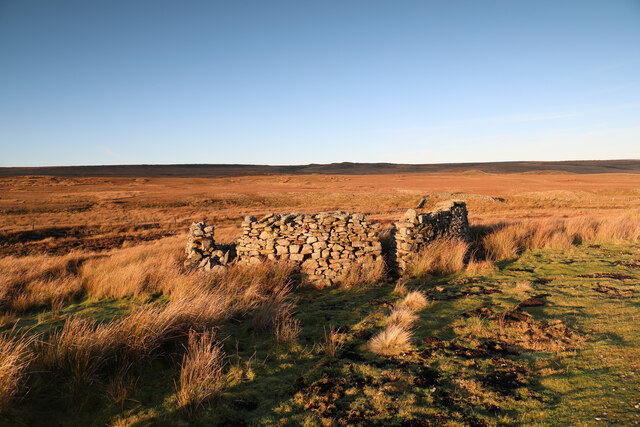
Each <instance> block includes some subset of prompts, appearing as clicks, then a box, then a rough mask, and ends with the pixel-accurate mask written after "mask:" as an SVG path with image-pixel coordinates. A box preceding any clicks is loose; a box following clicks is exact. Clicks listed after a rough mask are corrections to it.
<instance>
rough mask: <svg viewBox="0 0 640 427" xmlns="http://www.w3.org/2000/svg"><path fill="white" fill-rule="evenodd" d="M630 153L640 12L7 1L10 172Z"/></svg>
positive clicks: (1, 64) (501, 4)
mask: <svg viewBox="0 0 640 427" xmlns="http://www.w3.org/2000/svg"><path fill="white" fill-rule="evenodd" d="M613 158H640V1H638V0H627V1H623V0H610V1H600V0H598V1H588V0H586V1H585V0H579V1H569V0H566V1H530V2H525V1H486V2H480V1H475V0H474V1H455V0H454V1H448V0H447V1H445V0H443V1H437V2H436V1H426V0H423V1H384V2H383V1H358V0H347V1H335V2H333V1H322V2H319V1H302V0H301V1H290V2H283V1H242V0H240V1H228V2H214V1H177V0H176V1H162V0H134V1H131V0H129V1H117V0H109V1H106V0H105V1H86V0H78V1H65V0H58V1H50V0H42V1H32V0H0V166H38V165H85V164H89V165H90V164H139V163H145V164H159V163H164V164H170V163H253V164H306V163H329V162H341V161H355V162H385V161H387V162H396V163H440V162H469V161H471V162H472V161H504V160H566V159H613Z"/></svg>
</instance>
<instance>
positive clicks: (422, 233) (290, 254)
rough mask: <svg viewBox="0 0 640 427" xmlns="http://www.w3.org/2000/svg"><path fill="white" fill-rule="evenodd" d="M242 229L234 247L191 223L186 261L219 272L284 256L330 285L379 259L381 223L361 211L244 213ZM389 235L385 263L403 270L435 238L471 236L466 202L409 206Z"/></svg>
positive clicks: (312, 277) (309, 277)
mask: <svg viewBox="0 0 640 427" xmlns="http://www.w3.org/2000/svg"><path fill="white" fill-rule="evenodd" d="M242 230H243V233H242V236H241V237H240V239H239V240H238V242H237V243H236V244H235V245H234V244H232V245H218V244H216V243H215V241H214V238H213V232H214V228H213V226H207V225H206V224H204V223H203V222H195V223H193V224H192V225H191V228H190V229H189V237H188V241H187V247H186V249H185V251H186V254H187V261H185V265H192V266H198V267H200V268H204V269H206V270H223V269H224V266H226V265H228V264H229V263H230V262H232V261H234V259H237V261H238V262H241V263H260V262H262V261H264V260H288V261H292V262H294V263H297V264H299V265H300V269H301V272H302V273H303V274H304V275H305V276H306V277H305V278H306V279H307V280H308V281H310V282H314V283H321V284H324V285H331V284H334V283H336V282H338V281H339V280H340V278H341V276H342V275H343V274H345V273H346V272H347V270H349V269H350V268H351V267H352V266H353V265H354V264H356V263H357V264H361V265H362V267H363V268H370V267H375V263H377V262H381V261H382V245H381V243H380V235H379V230H380V224H372V223H370V222H368V221H367V220H366V218H365V216H364V215H362V214H353V215H350V214H347V213H344V212H334V213H320V214H314V215H301V214H269V215H266V216H265V217H263V218H262V219H260V220H257V219H256V218H254V217H252V216H248V217H246V218H245V219H244V221H243V222H242ZM391 237H392V239H391V248H390V252H389V253H388V254H387V260H386V262H387V265H388V267H389V268H390V269H391V270H392V271H397V272H398V273H399V274H403V273H404V271H405V269H406V266H407V264H408V263H409V262H411V258H412V257H414V256H415V255H416V254H417V253H418V252H420V251H421V250H422V249H423V248H424V247H425V246H426V245H427V244H428V243H429V242H431V241H433V240H434V239H437V238H440V237H451V238H456V239H462V240H465V241H469V240H470V237H471V236H470V231H469V221H468V219H467V206H466V204H465V202H462V201H449V202H441V203H439V204H437V205H436V207H435V209H434V210H432V211H430V212H426V213H418V212H416V211H415V210H414V209H409V210H408V211H407V212H406V213H405V215H404V216H403V217H402V219H401V220H400V222H397V223H396V224H393V228H392V230H391ZM236 254H237V258H236Z"/></svg>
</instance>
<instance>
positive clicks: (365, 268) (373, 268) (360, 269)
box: [336, 258, 386, 289]
mask: <svg viewBox="0 0 640 427" xmlns="http://www.w3.org/2000/svg"><path fill="white" fill-rule="evenodd" d="M385 277H386V265H385V263H384V259H382V258H378V260H377V261H375V262H374V263H367V264H364V263H354V264H353V265H352V266H351V267H349V269H347V270H346V271H345V272H344V274H342V276H341V277H340V278H339V279H338V280H337V281H336V282H337V283H338V285H339V286H341V287H343V288H345V289H349V288H352V287H355V286H363V285H370V284H373V283H376V282H380V281H382V280H384V278H385Z"/></svg>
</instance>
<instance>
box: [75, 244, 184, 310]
mask: <svg viewBox="0 0 640 427" xmlns="http://www.w3.org/2000/svg"><path fill="white" fill-rule="evenodd" d="M182 244H184V242H181V239H178V238H175V237H174V238H168V239H162V240H160V241H158V242H155V243H151V244H145V245H140V246H135V247H131V248H125V249H117V250H113V251H111V252H110V253H109V255H108V256H107V257H103V258H96V259H92V260H88V261H87V262H85V263H84V265H83V266H82V267H81V269H80V275H81V277H82V279H83V281H84V282H85V288H86V290H87V294H88V295H89V296H91V297H93V298H105V297H111V298H123V297H127V296H141V295H150V294H152V293H155V292H159V291H164V292H167V293H168V292H170V291H171V290H173V289H176V288H180V287H183V286H185V285H187V286H188V285H190V284H191V283H192V282H193V281H194V280H195V277H193V276H194V275H193V274H189V273H187V272H184V271H183V269H182V268H181V263H182V261H183V260H182V259H181V258H183V252H182V251H181V249H182Z"/></svg>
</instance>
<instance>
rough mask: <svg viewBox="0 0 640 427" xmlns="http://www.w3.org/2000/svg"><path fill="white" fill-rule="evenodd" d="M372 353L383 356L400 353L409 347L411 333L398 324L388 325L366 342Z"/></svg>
mask: <svg viewBox="0 0 640 427" xmlns="http://www.w3.org/2000/svg"><path fill="white" fill-rule="evenodd" d="M368 346H369V350H370V351H371V352H372V353H375V354H380V355H383V356H392V355H397V354H401V353H403V352H405V351H407V350H409V349H410V348H411V333H410V332H409V331H408V330H406V329H404V328H403V327H401V326H398V325H389V326H387V327H386V328H385V329H384V330H383V331H382V332H380V333H379V334H378V335H376V336H375V337H373V338H371V339H370V340H369V343H368Z"/></svg>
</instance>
